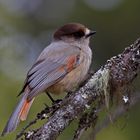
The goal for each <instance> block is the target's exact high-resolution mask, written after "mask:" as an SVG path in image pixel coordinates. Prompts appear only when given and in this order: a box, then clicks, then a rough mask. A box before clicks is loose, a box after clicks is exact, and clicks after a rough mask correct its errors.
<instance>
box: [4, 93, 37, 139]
mask: <svg viewBox="0 0 140 140" xmlns="http://www.w3.org/2000/svg"><path fill="white" fill-rule="evenodd" d="M22 95H23V96H22V98H21V100H20V102H19V103H18V105H17V107H16V109H15V110H14V112H13V113H12V115H11V117H10V119H9V120H8V122H7V124H6V126H5V128H4V130H3V132H2V136H4V135H5V134H7V133H10V132H11V131H14V130H15V129H16V128H17V126H18V124H19V122H20V121H24V120H26V118H27V115H28V112H29V110H30V107H31V105H32V103H33V100H34V99H32V100H31V101H27V94H26V93H23V94H22Z"/></svg>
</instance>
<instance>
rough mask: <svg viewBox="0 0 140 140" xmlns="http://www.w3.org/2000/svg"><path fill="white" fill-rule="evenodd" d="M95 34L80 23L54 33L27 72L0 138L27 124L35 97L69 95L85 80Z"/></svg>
mask: <svg viewBox="0 0 140 140" xmlns="http://www.w3.org/2000/svg"><path fill="white" fill-rule="evenodd" d="M95 33H96V31H92V30H90V29H89V28H87V27H86V26H85V25H83V24H80V23H67V24H65V25H63V26H61V27H60V28H58V29H57V30H56V31H55V32H54V34H53V37H52V41H51V43H50V44H49V45H48V46H47V47H46V48H44V50H43V51H42V52H41V54H40V55H39V57H38V58H37V60H36V61H35V63H34V64H33V66H32V67H31V68H30V69H29V71H28V73H27V76H26V79H25V82H24V86H23V88H22V90H21V92H20V94H19V95H21V99H20V101H19V103H18V104H17V106H16V108H15V110H14V112H13V113H12V115H11V116H10V118H9V120H8V122H7V124H6V126H5V128H4V130H3V132H2V136H4V135H5V134H8V133H10V132H12V131H14V130H15V129H16V128H17V126H18V124H19V122H20V121H24V120H26V118H27V115H28V112H29V110H30V107H31V105H32V103H33V101H34V99H35V97H36V96H38V95H39V94H40V93H42V92H47V93H51V94H55V95H59V94H61V93H64V92H71V91H73V89H75V88H76V87H77V86H78V85H80V83H82V82H83V81H84V80H85V77H86V75H87V73H88V70H89V68H90V65H91V62H92V51H91V48H90V47H89V43H90V37H91V36H92V35H94V34H95Z"/></svg>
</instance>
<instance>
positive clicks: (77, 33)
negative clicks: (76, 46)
mask: <svg viewBox="0 0 140 140" xmlns="http://www.w3.org/2000/svg"><path fill="white" fill-rule="evenodd" d="M84 35H85V33H84V32H83V31H79V32H75V33H73V36H74V37H76V38H81V37H83V36H84Z"/></svg>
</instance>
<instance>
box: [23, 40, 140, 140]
mask: <svg viewBox="0 0 140 140" xmlns="http://www.w3.org/2000/svg"><path fill="white" fill-rule="evenodd" d="M139 71H140V38H139V39H137V40H136V41H135V42H134V44H132V45H131V46H130V47H127V48H125V50H124V51H123V52H122V53H121V54H119V55H117V56H115V57H112V58H111V59H110V60H108V61H107V63H106V64H105V65H104V66H102V67H101V68H100V69H99V70H98V71H97V72H96V73H95V74H94V75H92V76H91V77H90V78H89V80H88V81H87V82H86V83H85V85H84V86H83V87H81V88H80V89H78V90H77V91H76V92H74V93H72V94H70V95H69V96H66V97H65V98H64V99H63V101H62V102H61V104H60V107H59V108H58V109H57V110H56V111H55V112H53V114H52V115H51V116H50V117H49V119H48V121H47V123H46V124H44V126H42V127H41V128H39V129H38V130H36V131H35V132H34V133H33V134H30V136H29V135H28V136H27V137H26V138H25V139H27V138H28V139H31V140H55V139H56V138H57V137H58V136H59V134H60V133H61V132H62V131H63V130H64V129H65V128H66V127H68V125H69V124H70V123H71V122H72V121H73V120H74V119H76V118H78V117H79V116H81V115H82V114H83V112H84V111H85V110H86V109H89V108H90V107H91V104H92V103H94V102H95V101H96V100H98V98H101V97H103V98H104V103H105V105H106V107H107V108H108V107H109V103H110V100H111V98H118V99H120V97H122V95H123V93H124V92H125V90H126V89H127V87H128V86H129V85H131V83H132V81H133V80H134V79H135V78H136V76H137V75H138V74H139Z"/></svg>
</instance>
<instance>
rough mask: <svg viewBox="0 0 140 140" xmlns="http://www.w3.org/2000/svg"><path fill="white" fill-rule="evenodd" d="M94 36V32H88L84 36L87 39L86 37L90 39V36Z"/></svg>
mask: <svg viewBox="0 0 140 140" xmlns="http://www.w3.org/2000/svg"><path fill="white" fill-rule="evenodd" d="M94 34H96V31H90V32H89V33H88V34H87V35H86V38H88V37H90V36H92V35H94Z"/></svg>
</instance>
